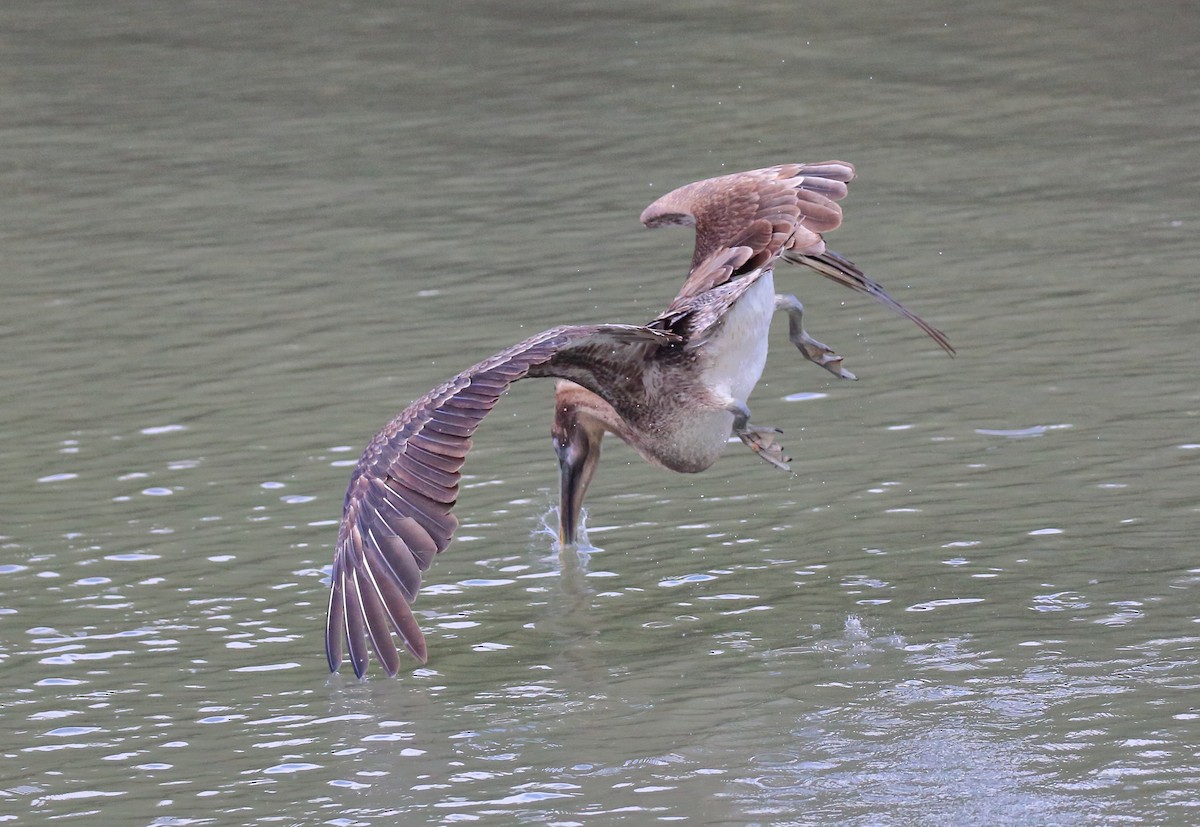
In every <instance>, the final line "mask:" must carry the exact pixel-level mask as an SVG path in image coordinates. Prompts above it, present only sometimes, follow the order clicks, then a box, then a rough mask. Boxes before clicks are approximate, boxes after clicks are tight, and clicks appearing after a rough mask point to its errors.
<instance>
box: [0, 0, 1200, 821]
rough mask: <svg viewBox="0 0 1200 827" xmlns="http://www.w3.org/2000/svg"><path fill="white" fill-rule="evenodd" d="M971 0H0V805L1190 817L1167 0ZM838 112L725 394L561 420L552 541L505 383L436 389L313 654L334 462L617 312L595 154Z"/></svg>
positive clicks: (653, 261) (628, 229)
mask: <svg viewBox="0 0 1200 827" xmlns="http://www.w3.org/2000/svg"><path fill="white" fill-rule="evenodd" d="M1197 29H1198V26H1197V17H1196V15H1195V14H1194V13H1193V12H1191V10H1189V9H1187V8H1186V7H1185V6H1184V5H1180V4H1159V5H1155V6H1141V7H1138V6H1127V5H1119V4H1101V5H1100V6H1097V5H1096V4H1073V3H1068V4H1057V5H1055V6H1053V7H1048V8H1044V9H1041V8H1039V9H1031V8H1023V7H1012V8H1011V9H1004V8H999V7H998V8H995V9H991V10H986V9H980V8H976V7H975V6H969V7H968V6H963V5H962V4H957V3H948V2H935V3H928V4H923V5H922V6H921V7H920V8H915V7H913V6H912V5H911V4H907V3H883V4H879V3H873V4H859V3H815V4H805V5H803V6H798V5H796V4H791V3H771V2H766V3H756V4H753V5H750V6H736V7H734V6H722V5H720V4H692V3H682V2H664V3H658V4H655V5H654V6H652V7H645V6H644V4H633V3H618V4H590V3H560V4H558V5H556V6H555V7H554V8H552V9H547V8H545V7H544V6H543V5H542V4H534V3H507V4H502V5H495V4H486V3H464V4H458V5H456V6H455V7H454V9H453V10H451V9H450V8H449V7H447V6H444V5H441V4H435V3H408V4H404V7H403V8H395V9H387V8H380V7H378V6H377V5H374V4H368V3H356V2H347V3H342V4H339V5H337V6H331V5H330V4H326V3H304V2H299V3H287V4H282V3H260V4H255V5H245V6H242V5H238V6H230V5H229V4H224V3H205V2H198V1H197V2H183V3H173V4H170V5H169V6H164V5H162V4H157V3H149V2H131V1H130V0H120V2H111V3H106V4H103V5H102V6H101V5H97V4H92V3H84V2H70V1H64V2H36V3H34V2H10V3H6V4H5V5H4V6H3V8H0V77H2V78H3V87H2V88H3V94H0V146H3V147H4V148H3V150H2V151H0V186H2V188H3V191H4V193H5V203H6V205H7V209H6V210H5V219H4V221H3V222H0V247H2V249H3V259H4V267H3V268H0V289H2V290H3V295H4V297H5V300H4V302H3V309H0V336H2V341H3V343H4V346H5V350H4V352H5V356H6V358H5V359H4V360H3V362H2V363H0V386H2V387H3V388H4V389H5V391H6V393H5V400H6V402H5V415H4V417H3V418H2V420H0V422H2V424H0V432H2V435H3V439H2V440H0V469H3V470H2V471H0V508H2V516H3V522H2V523H0V543H2V544H3V555H2V557H0V624H2V625H0V628H3V634H2V635H0V669H2V671H0V720H2V725H3V728H4V731H5V733H6V734H5V737H4V739H3V744H2V746H0V755H2V756H3V759H4V763H3V766H4V769H3V770H2V771H0V818H3V819H5V820H8V821H12V822H14V823H25V822H26V821H38V822H42V821H52V820H60V819H61V820H67V819H72V818H73V819H75V820H80V819H82V820H83V821H86V822H88V823H98V824H99V823H105V824H144V825H156V826H159V825H161V826H163V827H165V825H190V824H278V823H284V824H302V823H322V824H334V825H369V824H392V823H406V824H407V823H427V824H443V823H457V822H474V821H478V822H483V823H544V824H561V825H566V824H582V823H589V822H590V823H629V824H644V823H649V822H655V821H679V820H684V821H691V822H693V823H709V824H731V825H733V824H814V825H816V824H861V825H868V824H870V825H881V824H882V825H888V824H897V825H898V824H914V823H942V824H962V823H987V824H1033V823H1036V824H1064V825H1077V824H1078V825H1092V824H1096V825H1099V824H1114V823H1129V824H1139V823H1140V824H1172V823H1174V824H1189V823H1193V822H1195V821H1196V819H1197V807H1198V806H1200V798H1198V797H1197V795H1196V792H1195V791H1196V789H1197V788H1200V760H1198V758H1197V756H1198V754H1200V732H1198V723H1197V722H1198V720H1200V704H1198V702H1197V700H1196V699H1197V697H1200V696H1198V694H1197V690H1198V689H1200V662H1198V661H1200V657H1198V654H1197V652H1198V648H1197V647H1198V643H1200V625H1198V623H1200V615H1198V614H1197V610H1196V590H1197V588H1198V586H1200V557H1198V555H1197V553H1196V537H1197V535H1198V534H1200V485H1198V484H1197V462H1198V461H1200V427H1198V426H1200V389H1198V386H1197V382H1196V378H1197V374H1196V367H1195V359H1194V354H1195V352H1196V351H1197V349H1200V333H1198V330H1200V328H1198V326H1197V323H1196V322H1197V318H1196V302H1195V301H1194V297H1193V293H1194V284H1195V276H1196V265H1195V262H1196V260H1197V257H1198V255H1200V242H1197V234H1196V227H1197V221H1198V219H1200V215H1198V213H1197V207H1196V203H1197V202H1196V192H1197V188H1196V187H1197V174H1196V171H1195V166H1196V165H1195V159H1196V157H1197V151H1198V150H1200V142H1198V139H1197V133H1196V130H1195V125H1196V119H1197V115H1198V113H1200V107H1198V104H1200V92H1198V91H1197V90H1200V47H1197V45H1196V44H1197V43H1200V38H1198V35H1200V31H1197ZM834 157H836V158H844V159H846V160H849V161H852V162H854V163H855V164H856V165H857V166H858V169H859V179H858V180H857V181H856V182H855V183H854V185H853V186H852V190H851V195H850V197H849V198H848V199H847V200H846V201H845V202H844V204H845V209H846V224H845V225H844V226H843V227H842V228H841V229H840V230H838V231H837V232H836V234H835V235H833V236H831V239H830V241H831V246H832V247H834V248H835V249H838V250H840V251H842V252H844V253H846V254H847V255H849V256H850V257H852V258H853V259H854V260H855V261H857V262H858V263H859V264H861V265H863V266H864V267H865V268H866V269H867V270H868V272H870V273H872V274H873V275H874V276H876V277H877V278H878V279H879V280H880V281H882V282H883V283H884V284H886V285H887V286H888V287H889V288H890V289H891V290H892V292H893V293H894V294H895V295H896V296H897V297H898V298H900V299H901V300H902V301H904V302H906V303H907V304H909V305H910V306H911V307H913V308H914V309H915V310H917V311H918V312H920V313H921V314H922V315H924V316H925V317H926V318H928V319H929V320H930V321H931V322H933V323H934V324H936V325H937V326H939V327H941V328H942V329H944V330H945V331H946V332H947V333H948V335H949V336H950V337H951V340H952V341H953V342H954V343H955V345H956V346H957V347H958V351H959V356H958V358H957V359H954V360H950V359H948V358H946V357H945V356H944V355H943V354H941V353H940V351H938V349H937V348H936V346H935V345H934V344H933V343H932V342H931V341H929V340H927V339H925V338H924V337H923V336H922V335H921V334H920V332H919V331H918V330H917V329H916V328H915V327H913V326H912V325H910V324H909V323H907V322H905V321H904V320H903V319H900V318H898V317H893V316H891V315H889V314H888V313H887V312H886V311H885V310H883V309H882V308H879V307H876V306H873V305H871V304H869V303H867V302H866V301H865V300H862V299H861V298H860V297H857V296H854V295H850V294H848V293H846V292H845V291H840V290H839V289H838V288H837V287H835V286H833V285H831V284H827V283H824V282H823V280H819V279H815V278H812V277H811V276H809V275H807V274H805V273H802V272H798V271H795V270H792V269H788V270H784V271H781V272H780V273H779V276H778V282H779V283H780V284H781V286H783V287H784V289H788V290H794V291H795V292H796V293H797V294H799V295H800V296H801V298H802V299H803V300H804V302H805V304H806V307H807V308H808V317H809V319H808V320H809V326H810V330H811V331H812V332H813V333H814V335H816V336H817V337H818V338H821V339H822V340H824V341H827V342H829V343H830V344H831V345H834V346H835V347H837V348H838V349H839V350H840V351H841V352H842V353H843V354H844V355H845V356H846V364H847V366H848V367H849V368H850V369H851V370H853V371H855V372H856V373H857V374H858V375H859V377H860V381H858V382H857V383H845V382H840V383H839V382H836V381H835V380H833V379H832V378H830V377H829V376H828V375H827V374H825V373H824V372H822V371H820V370H818V369H816V368H815V367H813V366H811V365H809V364H808V363H806V362H804V361H803V360H802V359H800V358H799V356H798V355H797V354H796V353H795V352H794V351H792V350H791V348H790V346H789V345H788V343H787V339H786V335H785V333H784V332H783V331H784V326H783V325H780V327H779V330H777V331H776V332H775V334H774V335H775V338H774V340H773V342H772V344H773V351H772V355H771V360H770V362H769V364H768V368H767V373H766V376H765V380H764V382H763V383H762V384H760V386H759V389H758V390H757V392H756V394H755V396H754V397H753V399H752V400H751V404H752V407H753V409H754V412H755V417H756V419H757V420H758V421H760V422H763V423H769V424H773V425H777V426H779V427H782V428H783V429H784V431H785V435H784V436H785V439H786V444H787V445H788V447H789V448H790V450H791V453H792V454H793V456H795V457H796V460H797V461H796V462H795V463H794V469H795V473H794V474H793V475H791V476H788V475H782V474H780V473H778V472H776V471H775V470H774V469H771V468H769V467H768V466H766V465H764V464H762V463H760V462H758V461H757V460H755V459H754V458H753V457H751V456H750V455H749V454H748V453H747V452H745V451H744V450H743V449H741V448H740V446H736V445H735V446H731V449H730V451H729V453H728V456H726V457H724V458H723V459H722V460H721V461H720V462H719V463H718V465H717V466H716V467H714V468H713V469H712V470H710V471H709V472H707V473H705V474H703V475H699V476H695V477H684V476H679V475H670V474H667V473H665V472H660V471H657V470H655V469H651V468H649V467H647V466H646V465H645V464H643V463H641V462H640V461H639V460H638V459H637V458H636V456H634V455H633V454H632V452H630V451H629V450H627V449H625V448H624V447H623V446H612V447H610V448H607V449H606V455H605V462H604V465H603V467H602V469H601V471H600V475H599V477H598V479H597V481H596V484H595V485H594V487H593V493H592V494H591V497H590V501H589V505H590V510H589V511H590V513H589V518H588V526H589V530H590V538H591V540H592V542H593V543H594V545H595V546H597V549H596V550H594V551H592V552H591V553H589V554H586V555H582V556H577V555H573V554H567V555H560V554H558V553H557V551H556V550H555V548H554V547H553V543H552V540H551V539H550V538H549V537H547V536H546V534H545V532H544V531H542V526H543V524H544V521H545V520H546V519H547V513H548V511H549V510H550V508H551V506H552V504H553V490H554V486H555V467H554V463H553V459H552V455H551V453H550V451H549V450H548V445H547V442H548V439H547V428H548V424H549V416H550V411H549V408H548V400H549V398H550V393H551V388H550V386H549V385H548V384H543V383H537V382H528V383H521V384H519V385H517V386H516V387H514V389H513V391H512V393H511V394H510V395H509V397H508V398H507V399H505V400H504V401H503V402H502V404H501V405H500V406H499V407H498V408H497V410H496V412H495V413H494V415H493V416H492V417H491V418H489V419H488V421H487V422H486V423H485V425H484V426H483V427H482V428H481V429H480V431H479V434H478V437H477V439H476V444H477V449H476V451H475V452H474V453H473V454H472V457H471V461H470V463H469V464H468V466H467V469H466V470H467V473H468V475H469V479H468V480H467V483H466V485H464V490H463V493H462V496H461V498H460V504H459V515H460V518H461V519H462V523H463V526H462V529H461V534H460V536H459V538H458V540H457V541H456V542H455V544H454V545H453V546H452V547H451V549H450V550H449V551H448V552H447V553H446V554H445V555H443V558H442V559H440V560H439V561H438V563H437V564H436V566H435V567H434V568H433V569H432V570H431V571H430V576H429V579H428V581H427V582H428V584H429V587H428V589H427V591H424V592H423V593H422V596H421V599H420V601H419V602H418V603H417V605H416V608H417V609H418V611H419V614H420V617H421V622H422V625H423V626H424V627H425V629H426V631H427V634H428V637H429V643H430V651H431V660H430V662H429V664H428V666H426V667H423V668H412V669H411V670H409V671H406V672H403V673H402V676H401V677H400V678H399V679H397V680H387V679H383V678H380V677H378V673H376V675H375V676H374V677H372V678H371V679H370V680H367V681H365V682H356V681H354V680H353V679H350V678H347V677H345V676H344V675H339V676H335V677H332V678H330V677H328V676H327V674H326V671H325V666H324V658H323V653H322V651H321V617H322V614H323V612H324V603H325V599H326V583H325V581H324V578H325V577H326V576H327V571H328V564H329V562H330V559H331V556H332V543H333V539H334V535H335V532H336V520H337V518H338V516H339V511H340V507H341V498H342V495H343V492H344V486H345V482H346V479H347V476H348V473H349V467H350V466H351V465H352V464H353V462H354V460H355V458H356V457H357V452H358V451H359V450H360V449H361V447H362V446H363V445H364V444H365V443H366V441H367V439H369V437H370V436H371V434H372V433H374V431H375V430H376V429H377V428H378V427H379V426H381V425H382V424H383V423H384V422H385V421H387V419H388V418H390V417H391V416H392V415H393V414H394V413H395V412H396V411H397V410H399V409H400V408H401V407H402V406H403V405H404V404H406V403H407V402H408V401H409V400H411V399H413V398H415V397H417V396H419V395H420V394H422V393H424V392H425V391H426V390H427V389H428V388H429V387H431V386H432V385H434V384H436V383H438V382H440V381H442V380H444V379H445V378H447V377H448V376H451V375H453V374H454V373H456V372H457V371H459V370H460V369H462V368H464V367H466V366H467V365H469V364H471V363H473V362H475V361H477V360H478V359H480V358H482V357H483V356H486V355H488V354H490V353H492V352H495V351H496V350H499V349H501V348H502V347H505V346H507V345H509V344H511V343H513V342H514V341H517V340H519V339H521V338H523V337H525V336H527V335H530V334H532V333H534V332H536V331H538V330H541V329H543V328H545V327H548V326H550V325H552V324H557V323H560V322H584V321H623V322H638V321H644V320H646V319H648V318H650V317H652V316H653V315H655V314H656V313H657V312H658V310H660V309H661V308H662V307H663V306H664V305H665V304H666V303H667V302H668V301H669V299H670V297H671V296H672V295H673V293H674V291H675V289H676V288H677V286H678V284H679V282H680V280H681V278H682V276H683V271H684V267H685V263H686V260H687V256H688V251H689V249H690V246H689V245H690V239H689V238H688V237H687V235H686V233H683V232H682V231H677V232H674V233H669V232H666V231H660V232H657V233H651V232H648V231H644V230H642V229H641V228H640V227H639V226H638V224H637V221H636V219H637V215H638V213H639V212H640V210H641V209H642V207H643V206H644V205H645V204H646V203H648V202H649V201H650V200H652V199H653V198H654V197H656V196H657V195H659V194H661V193H662V192H665V191H666V190H667V189H669V188H671V187H674V186H676V185H679V184H681V183H685V182H687V181H690V180H693V179H696V178H701V177H706V176H709V175H714V174H719V173H722V172H727V171H733V170H737V169H745V168H751V167H756V166H762V165H766V164H770V163H777V162H781V161H792V160H807V161H817V160H824V159H826V158H834Z"/></svg>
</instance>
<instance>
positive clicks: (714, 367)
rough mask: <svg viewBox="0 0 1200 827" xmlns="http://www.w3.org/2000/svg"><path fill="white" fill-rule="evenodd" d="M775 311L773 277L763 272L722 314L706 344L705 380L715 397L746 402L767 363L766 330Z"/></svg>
mask: <svg viewBox="0 0 1200 827" xmlns="http://www.w3.org/2000/svg"><path fill="white" fill-rule="evenodd" d="M774 313H775V279H774V278H773V277H772V274H771V273H769V272H768V273H766V274H765V275H763V276H762V277H761V278H759V280H758V281H757V282H755V283H754V286H753V287H751V288H750V289H749V290H747V291H746V292H745V293H744V294H742V297H741V298H740V299H738V300H737V302H736V303H735V304H734V305H733V307H732V308H730V310H729V312H728V313H727V314H725V319H724V320H723V322H722V323H721V330H720V332H719V333H718V334H717V336H716V337H715V340H714V341H712V342H710V343H709V345H708V354H707V355H708V365H707V367H706V368H705V370H704V383H705V384H706V385H708V387H709V388H711V389H712V391H713V393H714V395H717V396H718V397H720V396H722V395H724V396H728V397H729V399H731V400H733V401H736V402H741V403H742V404H745V402H746V399H747V398H748V397H749V396H750V392H751V391H752V390H754V386H755V385H757V384H758V380H759V377H761V376H762V372H763V367H764V366H765V365H766V363H767V332H768V331H769V330H770V328H771V316H772V315H774Z"/></svg>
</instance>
